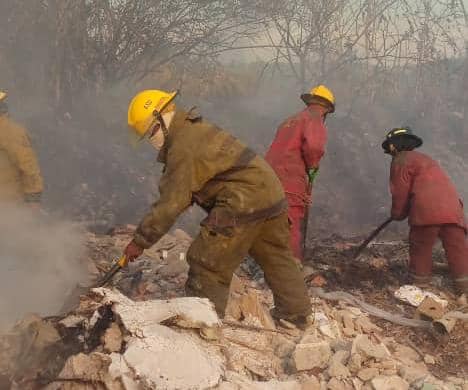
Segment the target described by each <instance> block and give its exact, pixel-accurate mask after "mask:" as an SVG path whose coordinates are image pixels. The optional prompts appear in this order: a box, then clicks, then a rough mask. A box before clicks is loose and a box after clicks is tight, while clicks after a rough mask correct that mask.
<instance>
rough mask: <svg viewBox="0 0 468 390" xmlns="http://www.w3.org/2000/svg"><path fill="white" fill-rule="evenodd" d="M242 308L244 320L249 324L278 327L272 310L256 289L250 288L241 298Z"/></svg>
mask: <svg viewBox="0 0 468 390" xmlns="http://www.w3.org/2000/svg"><path fill="white" fill-rule="evenodd" d="M240 310H241V312H242V316H243V317H244V321H245V322H246V323H247V324H249V325H255V326H260V327H263V328H266V329H276V325H275V322H274V321H273V318H272V317H271V315H270V312H269V311H268V310H267V308H266V307H265V306H264V305H263V304H262V302H261V299H260V294H259V293H258V292H257V291H255V290H252V289H250V290H248V292H247V293H246V294H244V295H243V296H242V298H241V299H240Z"/></svg>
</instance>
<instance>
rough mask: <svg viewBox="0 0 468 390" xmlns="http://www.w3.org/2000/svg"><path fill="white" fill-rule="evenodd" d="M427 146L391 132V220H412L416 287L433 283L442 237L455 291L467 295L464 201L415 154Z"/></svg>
mask: <svg viewBox="0 0 468 390" xmlns="http://www.w3.org/2000/svg"><path fill="white" fill-rule="evenodd" d="M422 143H423V141H422V139H421V138H420V137H418V136H417V135H415V134H414V133H413V131H412V130H411V129H410V128H409V127H402V128H395V129H393V130H391V131H390V132H389V133H388V134H387V136H386V138H385V141H384V142H383V143H382V148H383V149H384V151H385V153H387V154H390V155H391V156H392V164H391V168H390V189H391V193H392V214H391V215H392V218H393V219H395V220H404V219H406V218H408V222H409V225H410V234H409V242H410V260H409V271H410V275H411V277H412V279H413V282H414V283H415V284H417V285H420V286H425V285H427V284H429V283H430V281H431V274H432V248H433V246H434V244H435V242H436V240H437V239H438V238H439V239H440V240H441V241H442V245H443V247H444V250H445V254H446V256H447V262H448V266H449V269H450V271H451V274H452V276H453V278H454V281H455V284H456V287H457V288H458V289H459V290H460V291H461V292H465V293H468V241H467V239H466V234H467V226H466V222H465V216H464V211H463V202H462V200H461V199H460V196H459V195H458V193H457V190H456V189H455V186H454V185H453V183H452V181H451V180H450V178H449V177H448V175H447V174H446V173H445V171H444V170H443V169H442V168H441V167H440V165H439V164H438V163H437V162H436V161H435V160H433V159H432V158H431V157H429V156H427V155H426V154H424V153H420V152H417V151H415V150H414V149H416V148H418V147H420V146H421V145H422Z"/></svg>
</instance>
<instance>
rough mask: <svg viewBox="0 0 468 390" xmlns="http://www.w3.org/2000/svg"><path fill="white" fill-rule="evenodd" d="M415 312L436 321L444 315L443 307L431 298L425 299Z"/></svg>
mask: <svg viewBox="0 0 468 390" xmlns="http://www.w3.org/2000/svg"><path fill="white" fill-rule="evenodd" d="M417 312H418V313H419V314H422V315H424V316H427V317H429V318H432V319H433V320H437V319H439V318H442V316H443V315H444V313H445V310H444V307H443V306H442V305H441V304H440V302H437V301H435V300H434V299H433V298H431V297H426V298H424V300H423V301H422V302H421V304H420V305H419V306H418V308H417Z"/></svg>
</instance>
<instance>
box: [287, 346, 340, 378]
mask: <svg viewBox="0 0 468 390" xmlns="http://www.w3.org/2000/svg"><path fill="white" fill-rule="evenodd" d="M330 356H331V348H330V344H329V343H328V342H326V341H322V342H318V343H310V344H298V345H297V346H296V349H295V350H294V353H293V360H294V364H295V366H296V369H297V370H298V371H304V370H311V369H313V368H315V367H319V368H325V367H326V365H327V363H328V360H329V359H330Z"/></svg>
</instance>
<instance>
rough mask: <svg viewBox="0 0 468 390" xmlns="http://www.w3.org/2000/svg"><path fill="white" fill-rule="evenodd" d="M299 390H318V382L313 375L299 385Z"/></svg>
mask: <svg viewBox="0 0 468 390" xmlns="http://www.w3.org/2000/svg"><path fill="white" fill-rule="evenodd" d="M301 390H320V382H319V380H318V379H317V378H316V377H315V376H314V375H311V376H310V377H309V378H308V379H307V380H305V381H304V382H302V383H301Z"/></svg>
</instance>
